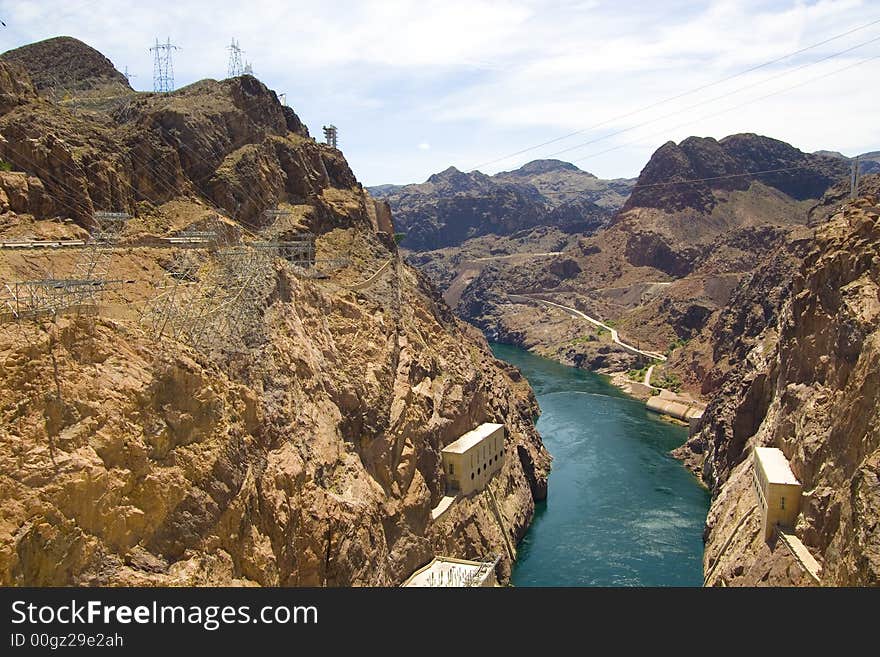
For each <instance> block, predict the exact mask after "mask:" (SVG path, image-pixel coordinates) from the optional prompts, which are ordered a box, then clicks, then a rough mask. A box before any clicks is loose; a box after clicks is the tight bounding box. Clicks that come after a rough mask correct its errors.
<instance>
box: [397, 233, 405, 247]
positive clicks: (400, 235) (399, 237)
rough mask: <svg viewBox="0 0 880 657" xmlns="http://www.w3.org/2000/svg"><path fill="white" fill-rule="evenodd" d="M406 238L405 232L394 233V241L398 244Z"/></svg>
mask: <svg viewBox="0 0 880 657" xmlns="http://www.w3.org/2000/svg"><path fill="white" fill-rule="evenodd" d="M405 239H406V233H394V241H395V242H397V243H398V244H400V243H401V242H402V241H403V240H405Z"/></svg>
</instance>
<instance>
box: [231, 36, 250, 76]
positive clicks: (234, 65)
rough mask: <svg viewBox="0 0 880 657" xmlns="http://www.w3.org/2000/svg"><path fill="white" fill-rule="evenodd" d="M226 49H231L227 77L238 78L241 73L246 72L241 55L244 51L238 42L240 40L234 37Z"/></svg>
mask: <svg viewBox="0 0 880 657" xmlns="http://www.w3.org/2000/svg"><path fill="white" fill-rule="evenodd" d="M226 49H227V50H228V51H229V67H228V73H227V76H226V77H229V78H237V77H238V76H239V75H242V74H243V73H245V72H246V71H245V69H244V65H243V64H242V63H241V55H242V53H243V51H242V49H241V46H240V45H239V44H238V41H236V40H235V39H234V38H233V39H232V43H230V44H229V45H228V46H226Z"/></svg>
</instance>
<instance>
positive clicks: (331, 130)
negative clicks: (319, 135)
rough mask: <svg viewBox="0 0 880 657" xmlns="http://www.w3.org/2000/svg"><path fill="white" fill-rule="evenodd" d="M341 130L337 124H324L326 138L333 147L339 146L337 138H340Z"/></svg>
mask: <svg viewBox="0 0 880 657" xmlns="http://www.w3.org/2000/svg"><path fill="white" fill-rule="evenodd" d="M338 135H339V132H338V130H337V129H336V126H335V125H332V124H331V125H325V126H324V140H325V142H326V143H327V144H329V145H330V146H332V147H333V148H337V146H336V140H337V138H338Z"/></svg>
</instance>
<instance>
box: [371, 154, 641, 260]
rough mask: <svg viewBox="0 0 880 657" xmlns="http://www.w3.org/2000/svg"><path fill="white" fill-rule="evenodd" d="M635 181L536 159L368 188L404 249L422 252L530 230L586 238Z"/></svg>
mask: <svg viewBox="0 0 880 657" xmlns="http://www.w3.org/2000/svg"><path fill="white" fill-rule="evenodd" d="M634 182H635V181H634V180H631V179H617V180H602V179H600V178H597V177H596V176H594V175H593V174H591V173H587V172H586V171H582V170H580V169H578V168H577V167H576V166H575V165H573V164H570V163H568V162H562V161H561V160H535V161H533V162H529V163H528V164H526V165H524V166H522V167H520V168H519V169H516V170H514V171H505V172H502V173H498V174H496V175H494V176H488V175H486V174H484V173H480V172H479V171H474V172H471V173H465V172H462V171H459V170H458V169H456V168H455V167H449V168H448V169H446V170H445V171H442V172H440V173H435V174H434V175H432V176H431V177H429V178H428V180H426V181H425V182H424V183H420V184H412V185H378V186H376V187H369V188H368V189H369V191H370V193H371V194H372V195H373V196H376V197H379V198H384V199H385V200H387V201H388V203H389V204H390V205H391V208H392V210H393V212H394V223H395V226H396V227H397V229H398V230H399V231H400V232H402V233H404V234H405V237H404V238H403V242H402V244H403V246H404V247H406V248H409V249H412V250H416V251H425V250H431V249H437V248H443V247H447V246H455V245H457V244H461V242H463V241H465V240H467V239H470V238H472V237H479V236H482V235H487V234H495V235H510V234H513V233H516V232H518V231H521V230H523V229H527V228H533V227H536V226H553V227H556V228H559V229H561V230H563V231H565V232H568V233H585V234H588V233H592V232H594V231H595V230H597V229H598V228H601V227H602V226H604V225H605V224H606V223H607V222H608V221H609V219H610V218H611V216H612V214H613V213H614V212H615V211H616V210H618V209H619V208H620V207H621V206H622V205H623V203H624V202H625V200H626V199H627V197H628V196H629V193H630V190H631V188H632V185H633V184H634Z"/></svg>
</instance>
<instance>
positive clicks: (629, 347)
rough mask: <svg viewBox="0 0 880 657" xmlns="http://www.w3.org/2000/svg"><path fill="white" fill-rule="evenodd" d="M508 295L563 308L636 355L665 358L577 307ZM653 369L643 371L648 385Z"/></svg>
mask: <svg viewBox="0 0 880 657" xmlns="http://www.w3.org/2000/svg"><path fill="white" fill-rule="evenodd" d="M508 297H509V298H510V300H511V301H513V300H514V299H515V298H522V299H528V300H529V301H536V302H538V303H543V304H545V305H547V306H553V307H555V308H559V309H560V310H564V311H565V312H567V313H568V314H570V315H575V316H577V317H580V318H581V319H585V320H587V321H588V322H590V323H591V324H593V325H594V326H597V327H599V328H602V329H605V330H606V331H608V332H609V333H611V341H612V342H613V343H614V344H616V345H618V346H620V347H622V348H623V349H626V350H627V351H628V352H630V353H632V354H636V355H638V356H645V357H646V358H653V359H654V360H659V361H661V362H663V361H665V360H666V356H664V355H663V354H658V353H657V352H656V351H645V350H644V349H639V348H637V347H634V346H633V345H631V344H628V343H626V342H624V341H623V340H621V339H620V334H619V333H618V332H617V329H615V328H614V327H611V326H608V324H606V323H604V322H602V321H599V320H598V319H596V318H595V317H590V316H589V315H587V314H586V313H582V312H581V311H580V310H578V309H577V308H571V307H570V306H563V305H562V304H560V303H556V302H554V301H547V300H546V299H535V298H533V297H530V296H526V295H523V294H510V295H508ZM653 370H654V366H653V365H652V366H651V367H649V368H648V371H647V372H646V373H645V383H647V384H648V385H650V383H649V381H650V380H651V373H652V372H653Z"/></svg>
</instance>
